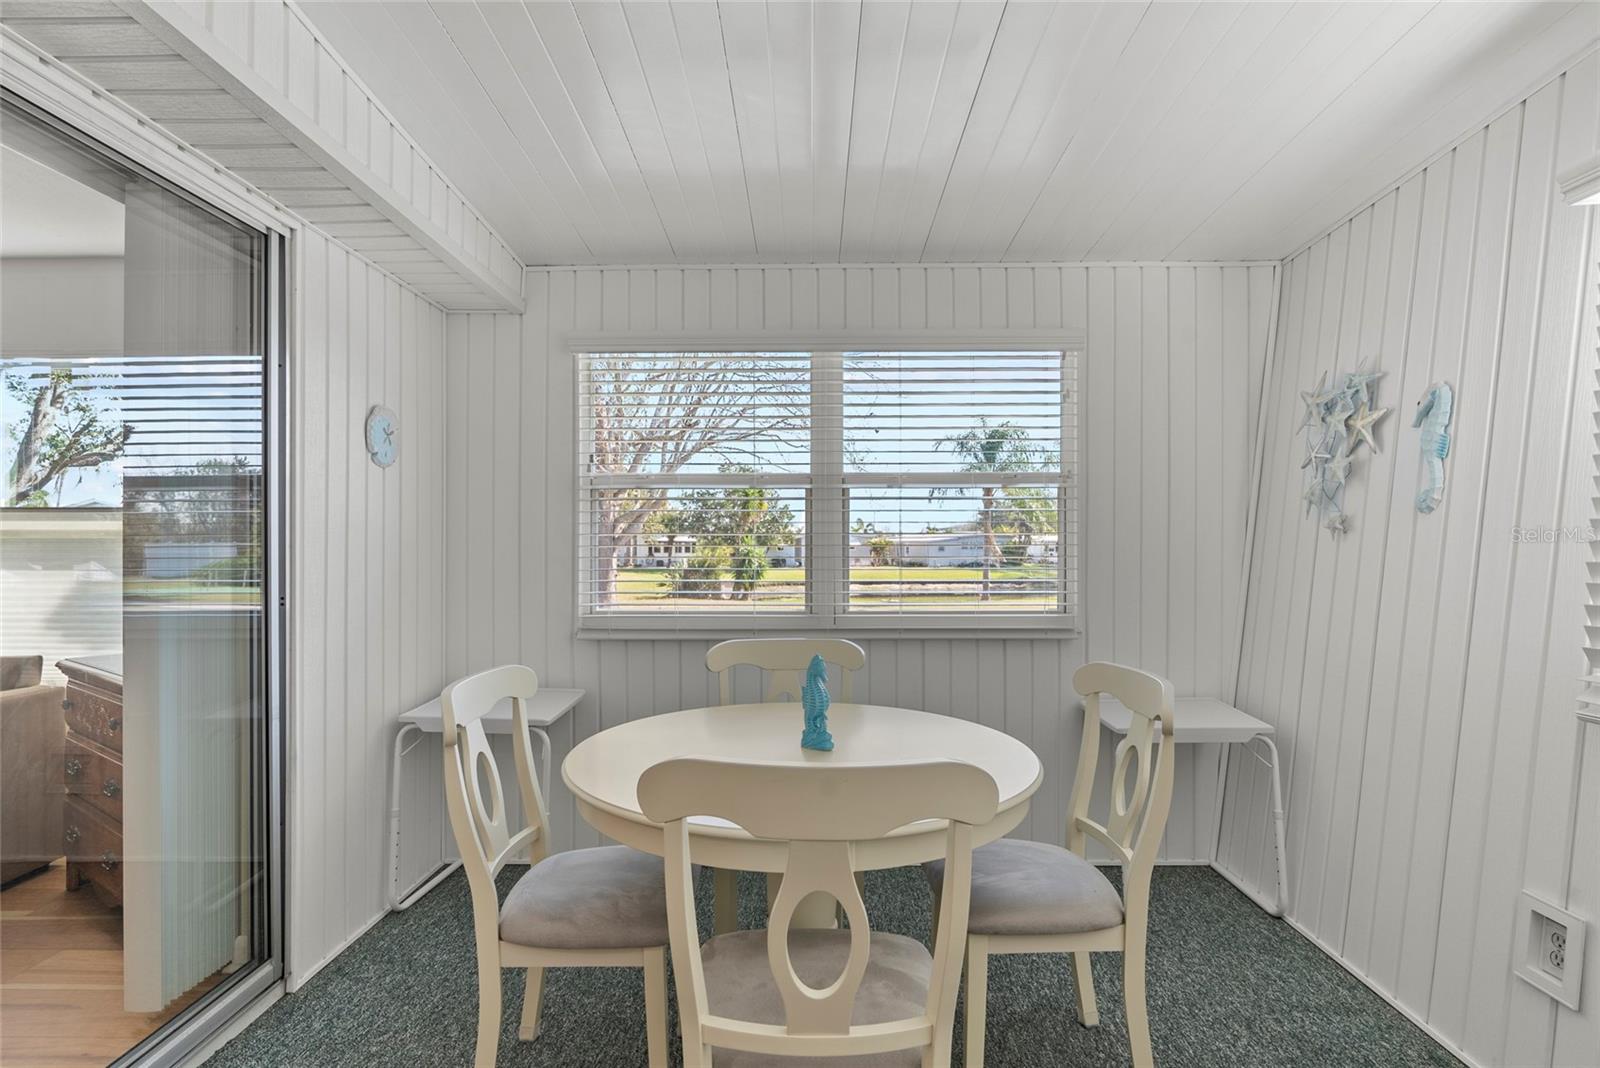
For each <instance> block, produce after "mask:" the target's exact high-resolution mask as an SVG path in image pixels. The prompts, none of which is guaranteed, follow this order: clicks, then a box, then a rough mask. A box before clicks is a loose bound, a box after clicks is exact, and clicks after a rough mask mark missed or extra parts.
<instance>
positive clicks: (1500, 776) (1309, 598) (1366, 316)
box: [1119, 56, 1600, 1065]
mask: <svg viewBox="0 0 1600 1068" xmlns="http://www.w3.org/2000/svg"><path fill="white" fill-rule="evenodd" d="M1597 130H1600V59H1597V58H1596V57H1594V56H1590V57H1589V58H1587V59H1585V60H1583V61H1582V62H1581V63H1579V64H1578V65H1577V66H1575V67H1574V68H1573V69H1571V70H1570V71H1568V72H1567V73H1566V74H1565V75H1563V76H1561V77H1559V78H1557V79H1556V80H1555V81H1553V82H1551V83H1550V84H1548V85H1546V86H1545V87H1544V88H1542V89H1540V90H1539V91H1538V92H1537V93H1535V94H1534V95H1532V96H1530V97H1529V98H1528V99H1527V100H1525V101H1523V102H1522V103H1521V104H1519V105H1518V106H1516V107H1514V108H1512V109H1511V110H1510V111H1508V112H1506V113H1504V114H1503V115H1501V116H1500V117H1498V118H1496V119H1494V120H1493V121H1492V122H1490V123H1489V124H1488V125H1486V126H1485V127H1483V128H1482V129H1479V130H1477V131H1475V132H1473V133H1472V134H1471V136H1469V137H1468V138H1466V139H1465V140H1463V141H1462V142H1460V143H1459V144H1458V145H1457V146H1456V147H1455V148H1454V149H1453V150H1452V151H1450V152H1449V153H1447V154H1446V155H1444V156H1443V157H1441V158H1440V159H1439V160H1438V161H1437V162H1435V163H1434V164H1432V165H1431V166H1429V167H1427V168H1426V169H1425V170H1424V171H1422V172H1420V173H1418V174H1416V175H1414V176H1412V177H1410V178H1408V179H1406V180H1405V181H1404V182H1403V183H1401V184H1400V185H1399V186H1397V187H1396V188H1393V189H1391V190H1389V191H1388V192H1387V193H1385V194H1384V195H1383V196H1381V197H1379V198H1378V199H1377V200H1375V201H1374V202H1373V203H1372V204H1370V205H1369V206H1367V207H1366V208H1364V209H1363V210H1362V211H1360V212H1359V213H1358V214H1356V215H1355V216H1354V217H1353V218H1351V219H1350V220H1349V221H1348V222H1346V223H1344V224H1343V225H1341V226H1339V227H1338V228H1336V229H1335V230H1333V231H1332V232H1330V233H1329V234H1327V235H1326V236H1325V237H1323V238H1321V239H1320V240H1318V241H1317V242H1315V243H1314V244H1313V245H1311V246H1310V247H1309V248H1307V249H1306V250H1305V251H1303V252H1301V253H1299V254H1298V255H1296V256H1294V257H1293V258H1292V259H1291V260H1289V261H1288V262H1287V264H1286V265H1285V268H1284V270H1285V274H1284V281H1283V300H1282V311H1281V317H1280V320H1279V322H1280V326H1279V333H1278V343H1277V351H1276V354H1275V359H1274V368H1273V374H1272V382H1271V388H1270V393H1269V397H1270V400H1269V403H1268V405H1267V408H1266V413H1265V414H1266V450H1265V458H1266V462H1265V477H1264V480H1263V484H1262V492H1261V500H1260V507H1259V511H1258V513H1257V517H1256V521H1257V532H1256V538H1255V545H1254V554H1253V560H1252V562H1251V572H1250V587H1249V604H1248V611H1247V614H1246V620H1245V631H1244V650H1243V656H1242V662H1241V670H1240V674H1239V690H1238V696H1239V703H1240V704H1241V705H1242V707H1244V708H1245V709H1246V710H1248V711H1250V712H1252V713H1254V714H1255V715H1258V716H1260V717H1262V718H1264V719H1266V720H1268V721H1270V722H1272V723H1274V724H1276V725H1277V728H1278V730H1279V732H1280V737H1279V745H1280V746H1281V748H1282V750H1283V755H1284V759H1285V768H1284V775H1285V786H1286V793H1287V799H1288V810H1289V867H1290V879H1291V883H1292V886H1293V907H1292V910H1291V913H1290V915H1291V918H1292V920H1293V922H1295V923H1296V924H1297V925H1298V926H1300V927H1301V928H1302V929H1303V930H1305V931H1306V933H1308V934H1309V935H1310V936H1311V937H1312V938H1314V939H1316V940H1317V941H1318V942H1320V943H1321V944H1322V945H1323V946H1324V947H1325V948H1326V949H1327V950H1328V951H1329V952H1330V953H1332V954H1334V955H1335V956H1337V957H1339V958H1340V959H1342V960H1343V961H1344V962H1345V963H1346V964H1347V965H1348V966H1349V967H1350V968H1351V969H1352V970H1354V971H1355V972H1356V973H1357V974H1359V975H1362V976H1364V977H1365V978H1366V979H1367V980H1368V981H1369V982H1370V983H1371V984H1372V985H1374V986H1375V987H1376V988H1377V989H1379V990H1380V991H1382V992H1384V993H1386V994H1387V995H1389V996H1390V997H1391V998H1392V999H1394V1000H1395V1001H1396V1002H1397V1003H1398V1004H1399V1005H1401V1007H1402V1008H1404V1009H1405V1010H1406V1011H1407V1012H1409V1013H1411V1014H1412V1015H1413V1017H1414V1018H1415V1019H1417V1020H1419V1021H1421V1022H1424V1023H1425V1024H1426V1025H1427V1026H1429V1027H1430V1028H1431V1029H1432V1030H1433V1031H1434V1032H1435V1033H1436V1034H1437V1035H1438V1036H1439V1037H1441V1039H1443V1040H1444V1041H1446V1042H1447V1043H1450V1044H1452V1045H1454V1046H1455V1047H1456V1048H1457V1049H1458V1050H1459V1051H1461V1052H1462V1053H1464V1054H1465V1056H1466V1057H1468V1058H1469V1059H1471V1060H1472V1061H1474V1062H1476V1063H1478V1064H1482V1065H1501V1064H1516V1065H1550V1064H1556V1065H1577V1064H1586V1065H1587V1064H1593V1063H1595V1062H1596V1059H1597V1058H1600V1010H1597V1008H1596V1006H1597V1003H1600V981H1597V980H1600V974H1595V973H1596V972H1600V968H1597V966H1596V960H1597V959H1600V958H1597V954H1596V953H1595V951H1594V950H1593V949H1591V951H1590V960H1589V962H1588V963H1589V968H1588V971H1589V972H1590V973H1591V974H1590V975H1588V976H1587V977H1586V978H1587V982H1586V984H1585V985H1586V987H1587V990H1586V993H1585V1004H1586V1009H1585V1012H1584V1013H1582V1014H1580V1013H1575V1012H1571V1011H1569V1010H1566V1009H1559V1008H1557V1006H1556V1005H1555V1003H1554V1002H1552V1001H1550V1000H1549V999H1547V998H1545V997H1543V995H1540V994H1538V993H1536V992H1535V991H1534V990H1533V989H1532V988H1531V987H1529V986H1527V985H1526V984H1524V983H1522V982H1521V981H1520V980H1517V979H1514V978H1513V977H1512V974H1511V966H1512V954H1513V952H1514V951H1517V950H1519V948H1520V947H1518V946H1517V945H1516V944H1515V939H1514V936H1513V931H1512V919H1513V914H1514V906H1515V900H1516V895H1517V893H1518V891H1519V890H1521V889H1522V888H1524V887H1526V888H1528V889H1531V890H1533V891H1535V892H1536V893H1538V894H1540V895H1541V896H1544V897H1546V898H1548V899H1550V900H1552V901H1555V902H1557V903H1558V904H1565V905H1567V907H1569V908H1571V909H1573V910H1575V911H1577V912H1579V913H1580V914H1584V915H1587V916H1590V917H1596V916H1600V850H1597V847H1596V842H1597V838H1596V835H1597V833H1600V832H1597V830H1596V822H1595V820H1596V815H1597V813H1600V805H1597V802H1596V791H1597V789H1600V782H1597V780H1600V732H1596V731H1594V730H1590V731H1589V732H1588V734H1587V736H1583V735H1581V734H1580V730H1579V727H1578V725H1577V721H1576V719H1575V718H1574V714H1573V712H1574V709H1575V707H1576V695H1577V692H1578V688H1579V687H1578V682H1577V680H1578V677H1579V675H1580V674H1581V673H1582V671H1583V667H1584V658H1583V656H1582V652H1581V647H1582V636H1583V630H1582V626H1583V623H1584V616H1583V611H1582V603H1583V599H1584V569H1583V565H1584V561H1585V560H1586V558H1587V553H1588V549H1587V546H1586V545H1585V544H1582V543H1581V542H1580V541H1578V540H1574V539H1573V538H1571V537H1567V536H1563V535H1561V534H1560V533H1559V532H1560V531H1561V530H1562V528H1569V529H1570V528H1583V529H1587V527H1588V524H1589V520H1590V508H1589V496H1590V494H1589V491H1588V488H1587V487H1588V483H1587V478H1588V475H1589V467H1588V465H1589V457H1590V453H1591V451H1592V449H1591V444H1592V433H1593V425H1592V423H1591V418H1592V415H1591V401H1592V389H1591V383H1592V381H1593V377H1592V375H1593V368H1594V348H1593V346H1594V336H1595V332H1594V320H1593V315H1594V309H1593V307H1592V302H1591V301H1587V300H1585V299H1583V298H1584V296H1585V292H1586V290H1585V286H1584V274H1585V272H1586V270H1587V269H1588V265H1589V264H1591V263H1592V262H1593V252H1594V248H1593V242H1594V239H1595V238H1594V233H1593V230H1592V226H1593V223H1594V218H1595V214H1596V213H1595V212H1594V211H1593V209H1590V210H1589V211H1583V210H1579V209H1572V208H1568V207H1565V206H1564V205H1563V204H1562V203H1561V201H1560V198H1559V196H1558V195H1557V194H1556V189H1555V175H1556V174H1557V173H1559V172H1560V171H1562V170H1563V169H1564V168H1567V167H1570V166H1571V165H1572V164H1573V163H1575V162H1578V161H1581V160H1583V159H1585V158H1586V157H1588V156H1590V155H1592V154H1593V152H1594V150H1595V145H1596V135H1597ZM1369 359H1370V360H1372V361H1374V362H1375V363H1376V365H1377V366H1378V367H1379V368H1380V369H1381V370H1382V371H1383V372H1384V378H1383V379H1382V381H1381V382H1380V384H1379V392H1378V395H1379V399H1380V402H1381V404H1382V405H1384V406H1387V407H1390V408H1393V409H1394V411H1393V412H1392V413H1391V414H1390V416H1389V417H1388V418H1387V419H1386V420H1385V421H1384V423H1383V424H1382V425H1381V427H1380V430H1379V433H1378V440H1379V444H1380V446H1381V447H1382V449H1383V452H1382V454H1381V455H1377V456H1370V455H1369V454H1366V453H1363V454H1361V458H1360V459H1359V460H1358V462H1357V465H1356V468H1355V471H1356V474H1355V475H1354V477H1353V479H1352V481H1351V483H1350V485H1349V488H1348V500H1347V509H1348V511H1349V512H1350V513H1351V516H1352V519H1351V528H1350V532H1349V534H1348V535H1346V536H1344V537H1342V538H1339V539H1337V540H1335V539H1334V538H1332V537H1331V536H1330V535H1329V534H1328V533H1327V531H1325V530H1322V529H1320V528H1319V526H1318V525H1317V524H1316V523H1315V522H1313V521H1312V520H1311V519H1309V518H1307V516H1306V513H1305V505H1304V502H1303V501H1302V499H1301V494H1302V493H1303V492H1304V489H1305V482H1306V475H1305V472H1304V471H1302V470H1301V467H1300V461H1301V456H1302V445H1301V441H1300V439H1299V438H1298V437H1297V436H1296V428H1297V426H1298V424H1299V422H1300V418H1301V414H1302V412H1303V410H1304V409H1303V406H1302V404H1301V402H1300V391H1302V390H1311V389H1314V388H1315V386H1316V383H1317V381H1318V377H1319V376H1320V375H1321V374H1322V373H1323V372H1324V371H1328V372H1329V373H1330V374H1331V373H1333V372H1335V371H1345V370H1354V369H1355V367H1356V366H1357V365H1358V364H1360V363H1361V362H1362V361H1364V360H1369ZM1439 380H1443V381H1447V382H1449V383H1450V384H1451V386H1452V387H1453V388H1454V390H1455V419H1454V424H1453V426H1452V427H1451V434H1452V437H1453V445H1452V451H1451V455H1450V457H1449V459H1448V460H1447V461H1446V464H1445V468H1446V478H1447V481H1446V487H1445V498H1444V503H1443V505H1441V506H1440V508H1439V509H1438V510H1437V511H1436V512H1434V513H1433V514H1431V515H1421V514H1419V513H1418V512H1417V511H1416V509H1415V507H1414V504H1413V501H1414V497H1415V495H1416V493H1417V490H1418V488H1419V486H1420V484H1421V483H1420V470H1421V464H1420V460H1419V449H1418V433H1417V431H1415V430H1413V429H1411V427H1410V422H1411V413H1412V411H1413V409H1414V405H1415V404H1416V402H1417V400H1418V399H1419V398H1420V397H1421V395H1422V393H1423V391H1424V390H1425V389H1426V388H1427V386H1428V385H1429V384H1430V383H1431V382H1435V381H1439ZM1119 514H1120V513H1119ZM1518 530H1528V531H1537V532H1541V533H1539V534H1537V535H1534V536H1532V539H1531V540H1526V541H1524V540H1519V539H1518V538H1517V536H1516V533H1515V532H1516V531H1518ZM1234 768H1235V769H1236V770H1235V771H1234V772H1232V773H1230V776H1229V783H1228V790H1227V799H1226V800H1227V804H1226V810H1225V825H1224V827H1223V835H1222V846H1223V855H1224V859H1225V860H1226V862H1228V863H1229V864H1230V865H1231V866H1233V867H1235V868H1237V869H1239V870H1242V871H1244V872H1246V873H1247V877H1248V878H1250V879H1252V880H1253V881H1254V882H1256V883H1257V884H1258V885H1270V884H1271V882H1272V868H1271V853H1270V846H1269V845H1268V843H1269V841H1270V838H1269V831H1268V827H1267V824H1266V816H1267V808H1266V793H1265V791H1266V779H1265V777H1264V776H1263V775H1262V774H1261V773H1260V771H1259V769H1258V768H1256V767H1255V766H1253V764H1252V762H1248V761H1242V762H1237V763H1236V764H1235V765H1234Z"/></svg>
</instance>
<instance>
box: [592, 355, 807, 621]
mask: <svg viewBox="0 0 1600 1068" xmlns="http://www.w3.org/2000/svg"><path fill="white" fill-rule="evenodd" d="M578 382H579V391H580V397H579V409H580V414H579V427H578V430H579V435H580V447H579V455H580V458H581V461H582V469H581V470H580V471H579V486H580V493H581V494H582V497H583V499H582V501H581V502H580V507H579V526H580V531H579V541H578V556H579V573H580V576H581V578H580V582H581V586H580V593H579V604H580V609H581V611H582V612H583V613H584V614H585V615H595V614H601V613H611V614H613V615H615V614H625V613H648V614H650V615H652V616H655V617H660V618H670V617H673V616H706V615H750V614H758V613H789V614H794V613H801V612H804V611H805V610H806V605H807V596H806V579H805V575H806V570H805V567H804V566H803V559H804V549H803V547H802V546H803V538H804V530H805V513H806V501H807V491H808V488H809V486H810V479H811V474H810V469H811V458H810V440H811V439H810V426H811V355H810V353H805V352H728V353H723V352H671V353H593V354H585V355H583V356H581V357H580V367H579V376H578Z"/></svg>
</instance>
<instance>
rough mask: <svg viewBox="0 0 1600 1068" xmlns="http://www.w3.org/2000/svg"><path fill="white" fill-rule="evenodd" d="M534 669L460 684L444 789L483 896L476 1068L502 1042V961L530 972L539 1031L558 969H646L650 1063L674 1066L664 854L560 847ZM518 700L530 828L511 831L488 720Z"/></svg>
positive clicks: (510, 668) (520, 776) (515, 741)
mask: <svg viewBox="0 0 1600 1068" xmlns="http://www.w3.org/2000/svg"><path fill="white" fill-rule="evenodd" d="M538 688H539V680H538V677H537V676H536V675H535V674H534V672H533V669H532V668H527V667H522V666H520V665H507V666H504V667H497V668H491V669H489V670H488V671H483V672H480V673H478V674H476V675H469V676H468V677H467V678H464V679H461V680H460V681H458V682H455V683H452V684H451V685H449V686H448V687H446V688H445V691H444V693H443V694H442V699H441V701H440V704H441V705H442V711H443V716H444V784H445V786H444V793H445V802H446V807H447V808H448V809H449V812H450V829H451V830H452V831H454V832H455V837H456V847H457V849H458V850H459V851H460V853H461V866H462V867H463V868H465V869H466V872H467V886H468V888H469V889H470V891H471V894H472V930H473V936H474V941H475V942H476V943H477V949H478V1046H477V1054H476V1058H475V1060H474V1062H473V1063H474V1065H475V1066H476V1068H492V1066H493V1065H494V1063H495V1055H496V1053H497V1051H498V1048H499V1042H500V1014H501V1011H502V1004H501V996H500V971H501V969H502V968H526V969H527V970H528V985H527V993H526V995H525V997H524V999H523V1005H522V1023H521V1026H520V1028H519V1029H518V1037H519V1038H521V1039H522V1040H524V1041H527V1040H530V1039H533V1038H535V1037H536V1036H537V1035H538V1033H539V1011H540V1003H541V1001H542V999H543V994H544V970H545V969H546V968H581V967H600V968H606V967H609V968H643V969H644V1004H645V1034H646V1042H647V1044H648V1047H649V1062H650V1068H666V1065H667V1056H668V1054H667V964H666V946H667V911H666V894H665V893H664V892H663V890H662V870H663V869H662V864H661V861H660V860H659V859H658V858H656V857H653V856H650V855H648V854H645V853H640V852H639V851H638V850H635V849H629V848H627V847H626V846H607V847H602V848H598V849H574V850H568V851H566V852H563V853H555V854H551V853H550V852H549V830H548V828H549V821H548V813H547V810H546V808H545V803H544V794H543V793H542V792H541V784H540V783H539V780H538V778H537V777H536V776H535V774H534V770H533V769H534V767H535V764H534V759H533V745H532V742H531V741H530V740H529V736H528V708H527V702H528V700H529V699H530V698H531V697H533V695H534V693H535V692H536V691H537V690H538ZM507 698H509V699H510V701H511V708H512V721H513V723H514V724H515V728H514V729H513V730H512V732H511V746H512V751H513V753H514V755H515V758H516V767H517V784H518V787H519V790H520V793H521V796H522V810H523V812H524V813H525V814H526V817H527V826H526V827H525V828H523V829H522V830H520V831H518V832H517V833H515V834H511V833H510V830H509V825H508V821H507V817H506V804H505V797H504V794H503V792H502V788H501V785H500V770H499V768H498V766H497V765H496V763H495V759H494V755H493V754H492V753H491V752H490V750H489V739H488V736H487V735H486V734H485V732H484V729H483V723H482V722H481V720H482V719H483V717H484V715H485V714H487V713H488V712H489V711H490V710H491V709H493V708H494V707H495V705H497V704H499V703H500V702H501V701H502V700H505V699H507ZM525 849H526V850H527V852H528V860H529V863H530V865H531V867H529V869H528V871H527V873H526V874H524V875H523V876H522V878H521V879H519V880H518V881H517V884H516V885H515V886H514V887H513V888H512V889H511V892H510V893H509V894H507V895H506V900H505V903H504V904H503V905H502V904H501V903H500V900H499V895H498V893H497V892H496V889H495V876H496V875H498V874H499V873H500V870H501V869H502V868H504V867H505V865H506V863H507V862H508V861H510V860H511V859H512V858H513V857H517V856H520V855H521V853H522V851H523V850H525Z"/></svg>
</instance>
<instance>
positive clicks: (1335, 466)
mask: <svg viewBox="0 0 1600 1068" xmlns="http://www.w3.org/2000/svg"><path fill="white" fill-rule="evenodd" d="M1383 374H1384V372H1382V371H1379V370H1369V369H1368V365H1367V364H1362V365H1361V367H1359V368H1357V369H1356V370H1354V371H1350V372H1347V373H1345V374H1334V375H1332V376H1331V377H1332V379H1333V382H1332V384H1331V385H1330V384H1329V382H1328V379H1329V377H1330V376H1329V374H1328V373H1327V372H1326V371H1324V372H1323V373H1322V377H1321V378H1319V379H1317V384H1316V387H1315V388H1314V389H1309V390H1303V391H1301V393H1300V400H1301V403H1303V404H1304V405H1305V414H1304V415H1303V416H1302V417H1301V420H1300V426H1299V428H1298V429H1299V430H1303V431H1305V435H1306V442H1305V459H1304V460H1302V461H1301V464H1300V466H1301V467H1302V468H1309V469H1310V471H1311V482H1310V485H1308V486H1307V487H1306V492H1305V502H1306V514H1307V515H1312V516H1315V517H1316V518H1317V519H1318V520H1319V521H1323V522H1324V525H1325V526H1326V527H1327V528H1328V530H1329V531H1331V532H1332V533H1333V534H1335V535H1338V534H1343V533H1345V532H1346V531H1347V530H1349V526H1350V517H1349V516H1348V515H1347V514H1345V510H1344V487H1345V482H1346V481H1347V480H1348V479H1349V478H1350V468H1351V461H1352V460H1353V459H1354V457H1355V452H1356V449H1357V447H1358V446H1361V445H1365V446H1366V447H1367V448H1368V449H1371V450H1372V452H1374V453H1376V452H1378V441H1377V439H1376V438H1375V437H1373V434H1372V432H1373V430H1374V429H1375V428H1376V427H1377V425H1378V423H1379V421H1380V420H1382V419H1383V417H1384V416H1386V415H1388V414H1389V409H1387V408H1379V407H1377V406H1376V404H1377V392H1378V379H1380V378H1382V377H1383Z"/></svg>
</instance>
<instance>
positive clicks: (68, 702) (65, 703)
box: [61, 697, 72, 710]
mask: <svg viewBox="0 0 1600 1068" xmlns="http://www.w3.org/2000/svg"><path fill="white" fill-rule="evenodd" d="M61 707H62V709H63V710H67V709H70V708H72V698H70V697H63V698H62V699H61Z"/></svg>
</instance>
